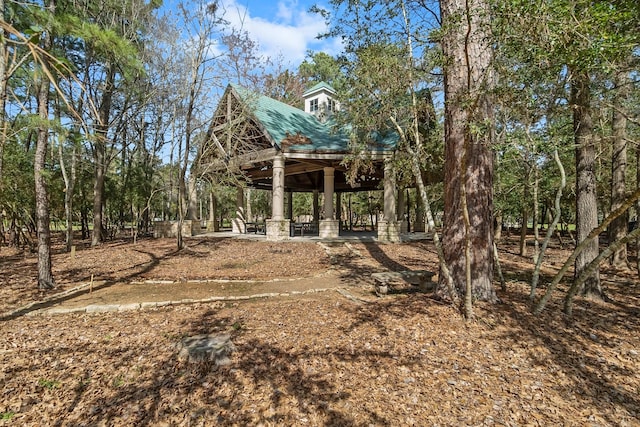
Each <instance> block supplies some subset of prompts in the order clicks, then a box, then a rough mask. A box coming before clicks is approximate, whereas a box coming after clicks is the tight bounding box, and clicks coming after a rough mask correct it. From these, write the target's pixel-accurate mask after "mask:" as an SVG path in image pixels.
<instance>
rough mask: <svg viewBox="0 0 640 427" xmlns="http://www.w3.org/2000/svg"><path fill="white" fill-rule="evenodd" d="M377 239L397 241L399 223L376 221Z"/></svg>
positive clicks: (398, 239)
mask: <svg viewBox="0 0 640 427" xmlns="http://www.w3.org/2000/svg"><path fill="white" fill-rule="evenodd" d="M378 241H380V242H399V241H400V223H399V222H397V221H386V220H382V221H378Z"/></svg>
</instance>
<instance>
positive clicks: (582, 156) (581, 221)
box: [571, 70, 602, 297]
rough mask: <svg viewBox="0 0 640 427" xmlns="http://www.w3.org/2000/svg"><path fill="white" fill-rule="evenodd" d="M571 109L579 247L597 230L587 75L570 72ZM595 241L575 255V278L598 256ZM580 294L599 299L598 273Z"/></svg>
mask: <svg viewBox="0 0 640 427" xmlns="http://www.w3.org/2000/svg"><path fill="white" fill-rule="evenodd" d="M571 76H572V83H571V106H572V107H573V131H574V138H575V145H576V240H577V243H578V245H579V244H580V243H581V242H582V241H583V240H584V239H586V238H587V236H588V235H589V233H590V232H591V230H593V229H594V228H596V227H597V226H598V199H597V195H596V174H595V158H596V148H595V140H594V137H593V122H592V118H591V93H590V90H589V83H590V79H589V75H588V74H587V73H586V72H584V71H580V70H571ZM598 247H599V245H598V238H597V237H596V238H595V239H593V241H591V242H590V243H589V245H587V247H586V248H585V250H584V251H582V252H581V253H580V255H578V257H577V258H576V261H575V277H576V278H577V277H579V276H580V275H581V274H582V272H583V271H584V269H585V268H586V267H587V265H589V263H590V262H591V261H593V260H594V259H595V257H597V256H598V252H599V250H598ZM583 294H584V295H588V296H595V297H602V289H601V287H600V274H599V270H598V269H595V270H594V272H593V274H592V275H591V277H589V278H588V279H587V280H586V281H585V285H584V288H583Z"/></svg>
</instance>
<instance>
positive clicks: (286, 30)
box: [222, 0, 340, 67]
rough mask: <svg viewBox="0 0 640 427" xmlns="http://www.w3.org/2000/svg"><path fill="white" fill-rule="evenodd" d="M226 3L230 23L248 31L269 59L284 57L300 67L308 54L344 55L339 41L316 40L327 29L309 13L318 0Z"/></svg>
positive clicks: (316, 16)
mask: <svg viewBox="0 0 640 427" xmlns="http://www.w3.org/2000/svg"><path fill="white" fill-rule="evenodd" d="M222 3H223V4H224V5H225V7H226V9H227V19H228V20H230V21H231V22H232V23H233V24H234V25H236V26H237V27H242V28H243V29H245V30H247V31H248V32H249V34H250V35H251V37H252V39H253V40H255V41H257V42H258V44H259V45H260V49H261V50H262V52H263V53H264V54H265V55H268V56H269V57H271V58H277V57H278V56H282V58H283V60H284V63H285V64H291V65H292V66H294V67H297V66H298V65H299V64H300V62H302V60H303V59H304V58H305V54H306V52H307V50H313V51H324V52H326V53H329V54H336V53H338V52H339V51H340V45H339V44H338V43H337V42H336V41H330V40H317V38H316V37H317V35H318V34H319V33H322V32H324V31H325V30H326V26H325V22H324V19H323V18H322V17H321V16H319V15H316V14H312V13H309V12H308V10H309V8H310V7H311V6H312V5H313V4H314V3H316V1H315V0H279V1H264V0H222ZM318 3H320V2H318Z"/></svg>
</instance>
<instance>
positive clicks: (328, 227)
mask: <svg viewBox="0 0 640 427" xmlns="http://www.w3.org/2000/svg"><path fill="white" fill-rule="evenodd" d="M318 231H319V233H318V235H319V237H320V238H321V239H327V238H329V239H330V238H335V237H338V236H340V221H338V220H337V219H323V220H322V221H320V224H319V227H318Z"/></svg>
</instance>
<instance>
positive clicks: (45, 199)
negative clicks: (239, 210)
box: [33, 0, 55, 290]
mask: <svg viewBox="0 0 640 427" xmlns="http://www.w3.org/2000/svg"><path fill="white" fill-rule="evenodd" d="M46 9H47V12H48V16H47V17H48V20H47V22H46V24H48V25H46V26H45V27H44V31H43V32H42V33H41V35H40V39H41V46H42V50H43V52H44V53H45V54H44V55H42V56H41V57H40V64H39V65H40V67H39V69H36V76H35V77H36V79H35V80H36V81H35V83H36V87H37V105H38V119H39V123H38V130H37V134H38V136H37V140H36V154H35V159H34V166H33V171H34V177H35V194H36V224H37V232H38V288H39V289H41V290H47V289H51V288H53V287H54V281H53V273H52V270H51V230H50V228H49V225H50V221H49V191H48V188H47V172H46V168H45V162H46V157H47V146H48V142H49V127H50V126H49V88H50V81H49V76H48V75H47V74H48V73H49V72H50V71H49V68H50V67H49V60H48V58H47V56H46V55H47V54H48V52H50V51H51V48H52V45H53V34H52V31H53V30H52V20H53V15H54V12H55V1H54V0H49V2H48V4H47V6H46Z"/></svg>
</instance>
